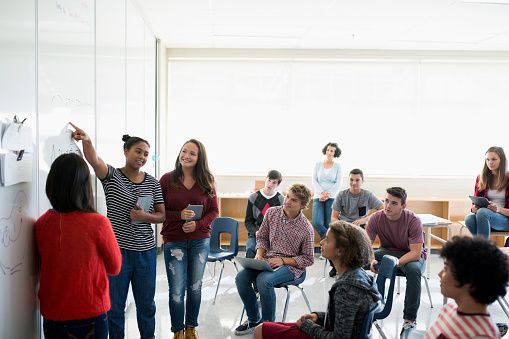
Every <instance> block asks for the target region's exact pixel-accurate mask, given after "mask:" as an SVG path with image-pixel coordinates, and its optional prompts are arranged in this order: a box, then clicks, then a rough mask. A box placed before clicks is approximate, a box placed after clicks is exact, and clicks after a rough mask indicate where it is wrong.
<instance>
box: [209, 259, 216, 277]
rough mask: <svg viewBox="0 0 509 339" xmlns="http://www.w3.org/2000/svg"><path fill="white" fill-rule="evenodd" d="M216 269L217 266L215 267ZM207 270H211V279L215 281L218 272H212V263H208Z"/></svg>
mask: <svg viewBox="0 0 509 339" xmlns="http://www.w3.org/2000/svg"><path fill="white" fill-rule="evenodd" d="M214 268H215V266H214ZM207 269H208V270H209V273H210V278H212V280H215V279H214V278H215V277H214V276H215V275H216V272H212V270H211V269H210V262H208V263H207Z"/></svg>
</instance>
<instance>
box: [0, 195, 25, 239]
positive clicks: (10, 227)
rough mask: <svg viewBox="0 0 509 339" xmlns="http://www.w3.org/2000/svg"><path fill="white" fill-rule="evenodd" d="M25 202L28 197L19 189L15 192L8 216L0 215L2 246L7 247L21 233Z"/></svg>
mask: <svg viewBox="0 0 509 339" xmlns="http://www.w3.org/2000/svg"><path fill="white" fill-rule="evenodd" d="M27 203H28V198H27V196H26V194H25V192H23V191H19V192H18V193H17V194H16V198H15V199H14V203H13V204H12V208H11V212H10V214H9V216H7V217H0V235H1V237H0V244H2V245H3V247H9V246H10V245H11V244H13V243H15V242H16V241H17V240H18V238H19V236H20V234H21V229H22V225H23V221H24V220H23V218H24V215H25V212H24V211H25V208H26V206H27Z"/></svg>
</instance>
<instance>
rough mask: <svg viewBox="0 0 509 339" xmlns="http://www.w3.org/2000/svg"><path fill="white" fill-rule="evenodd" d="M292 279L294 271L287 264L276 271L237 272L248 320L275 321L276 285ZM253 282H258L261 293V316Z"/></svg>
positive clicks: (237, 282) (240, 293)
mask: <svg viewBox="0 0 509 339" xmlns="http://www.w3.org/2000/svg"><path fill="white" fill-rule="evenodd" d="M292 280H294V276H293V273H292V271H290V269H289V268H288V266H286V265H285V266H282V267H281V268H279V269H278V270H276V271H274V272H267V271H257V270H251V269H244V270H241V271H240V272H239V273H237V277H235V284H236V285H237V291H238V292H239V295H240V298H241V299H242V302H243V303H244V307H245V308H246V313H247V318H248V320H249V321H251V322H258V321H260V319H262V320H263V321H274V320H275V319H276V292H275V291H274V286H275V285H278V284H281V283H284V282H287V281H292ZM253 283H255V284H256V287H257V289H258V292H259V293H260V303H261V304H262V316H261V318H260V310H259V309H258V303H257V301H256V292H255V289H254V286H253Z"/></svg>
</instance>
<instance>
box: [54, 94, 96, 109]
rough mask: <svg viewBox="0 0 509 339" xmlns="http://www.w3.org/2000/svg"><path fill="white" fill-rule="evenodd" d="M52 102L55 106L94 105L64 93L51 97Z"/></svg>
mask: <svg viewBox="0 0 509 339" xmlns="http://www.w3.org/2000/svg"><path fill="white" fill-rule="evenodd" d="M51 104H52V105H53V106H64V107H81V106H92V105H90V104H89V103H87V102H83V101H81V100H80V99H78V98H70V97H66V96H64V95H62V94H55V95H53V97H51Z"/></svg>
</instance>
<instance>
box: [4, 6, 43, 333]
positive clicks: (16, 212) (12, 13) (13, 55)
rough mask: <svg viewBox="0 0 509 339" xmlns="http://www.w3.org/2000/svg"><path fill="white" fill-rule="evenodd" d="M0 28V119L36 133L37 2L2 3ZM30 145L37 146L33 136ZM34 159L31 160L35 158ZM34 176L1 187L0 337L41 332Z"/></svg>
mask: <svg viewBox="0 0 509 339" xmlns="http://www.w3.org/2000/svg"><path fill="white" fill-rule="evenodd" d="M0 26H1V27H9V29H2V30H0V46H2V48H1V49H0V119H3V118H10V119H12V118H13V116H14V115H17V116H18V117H20V118H22V119H24V118H26V119H27V120H26V121H25V124H26V125H27V126H30V127H31V129H32V131H35V126H36V113H35V111H36V110H35V108H36V94H35V80H36V75H35V69H36V68H35V66H36V55H35V2H34V1H31V0H19V1H16V2H14V1H7V2H3V3H2V10H1V11H0ZM29 143H33V144H35V134H34V133H33V134H32V138H31V140H29ZM34 161H35V160H34ZM32 169H33V170H32V176H31V177H32V180H30V182H27V183H21V184H15V185H12V186H8V187H2V186H0V202H1V203H0V338H35V337H37V336H38V335H39V331H38V317H37V312H36V309H37V297H36V289H35V287H36V283H37V277H36V274H35V261H34V242H33V223H34V216H35V215H36V213H37V212H36V209H37V206H36V205H37V180H36V178H37V172H36V166H33V168H32Z"/></svg>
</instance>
